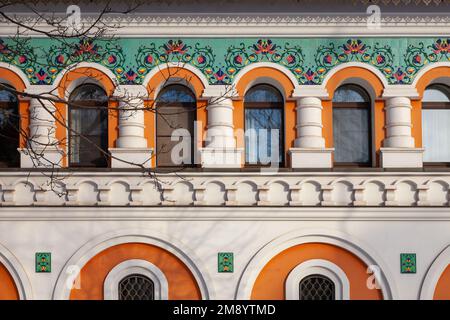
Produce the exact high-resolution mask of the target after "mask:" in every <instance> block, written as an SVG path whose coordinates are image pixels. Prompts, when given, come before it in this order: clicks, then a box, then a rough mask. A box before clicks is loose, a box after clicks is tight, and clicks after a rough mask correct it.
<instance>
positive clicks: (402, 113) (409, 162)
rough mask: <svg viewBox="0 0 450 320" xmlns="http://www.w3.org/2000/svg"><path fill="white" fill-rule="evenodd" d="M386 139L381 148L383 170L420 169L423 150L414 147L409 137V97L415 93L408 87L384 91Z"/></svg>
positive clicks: (415, 94)
mask: <svg viewBox="0 0 450 320" xmlns="http://www.w3.org/2000/svg"><path fill="white" fill-rule="evenodd" d="M383 97H384V98H385V99H386V102H385V103H386V104H385V112H386V139H385V140H384V143H383V145H384V147H383V148H381V165H382V167H383V168H421V167H422V164H423V149H422V148H415V147H414V138H413V137H412V135H411V128H412V122H411V110H412V106H411V99H410V98H411V97H417V91H416V90H415V89H414V88H409V87H400V86H399V87H397V88H395V89H394V88H388V89H385V91H384V93H383Z"/></svg>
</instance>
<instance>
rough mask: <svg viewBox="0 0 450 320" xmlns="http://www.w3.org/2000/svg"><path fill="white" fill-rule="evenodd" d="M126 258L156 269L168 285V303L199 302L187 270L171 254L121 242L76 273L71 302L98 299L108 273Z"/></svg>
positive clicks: (195, 288)
mask: <svg viewBox="0 0 450 320" xmlns="http://www.w3.org/2000/svg"><path fill="white" fill-rule="evenodd" d="M130 259H142V260H147V261H149V262H151V263H153V264H154V265H155V266H157V267H158V268H159V269H160V270H161V271H162V272H163V273H164V275H165V276H166V278H167V281H168V284H169V300H199V299H201V298H202V297H201V292H200V289H199V287H198V285H197V282H196V280H195V278H194V276H193V274H192V273H191V271H190V270H189V269H188V267H187V266H186V265H185V264H184V263H183V262H182V261H181V260H180V259H178V258H177V257H176V256H174V255H173V254H172V253H170V252H168V251H167V250H164V249H162V248H159V247H157V246H153V245H149V244H144V243H125V244H120V245H116V246H113V247H110V248H108V249H105V250H103V251H102V252H100V253H98V254H97V255H96V256H95V257H93V258H92V259H91V260H89V261H88V262H87V263H86V264H85V265H84V267H83V268H82V269H81V272H80V288H81V289H75V288H74V289H72V291H71V293H70V299H72V300H102V299H103V284H104V281H105V279H106V276H107V275H108V273H109V272H110V271H111V270H112V269H113V268H114V267H115V266H116V265H118V264H119V263H121V262H123V261H126V260H130Z"/></svg>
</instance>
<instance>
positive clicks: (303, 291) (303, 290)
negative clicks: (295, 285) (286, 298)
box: [299, 274, 336, 300]
mask: <svg viewBox="0 0 450 320" xmlns="http://www.w3.org/2000/svg"><path fill="white" fill-rule="evenodd" d="M335 292H336V288H335V286H334V282H333V281H331V280H330V279H329V278H327V277H325V276H324V275H321V274H313V275H310V276H307V277H305V278H303V279H302V280H301V281H300V284H299V300H335V299H336V297H335Z"/></svg>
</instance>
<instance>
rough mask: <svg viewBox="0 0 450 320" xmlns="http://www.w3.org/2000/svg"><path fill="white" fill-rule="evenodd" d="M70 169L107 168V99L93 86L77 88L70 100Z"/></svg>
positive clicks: (97, 87)
mask: <svg viewBox="0 0 450 320" xmlns="http://www.w3.org/2000/svg"><path fill="white" fill-rule="evenodd" d="M68 131H69V166H74V167H106V166H107V165H108V156H107V152H108V96H107V95H106V92H105V90H103V89H102V88H101V87H99V86H98V85H95V84H83V85H81V86H79V87H77V88H76V89H75V90H74V91H73V92H72V94H71V95H70V97H69V130H68Z"/></svg>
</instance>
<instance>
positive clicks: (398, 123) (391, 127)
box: [384, 97, 414, 148]
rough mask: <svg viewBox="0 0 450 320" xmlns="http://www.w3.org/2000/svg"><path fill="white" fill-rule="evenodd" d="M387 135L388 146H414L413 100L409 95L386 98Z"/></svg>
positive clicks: (385, 144) (386, 145) (386, 142)
mask: <svg viewBox="0 0 450 320" xmlns="http://www.w3.org/2000/svg"><path fill="white" fill-rule="evenodd" d="M385 110H386V135H387V138H386V140H385V143H384V146H385V147H388V148H414V138H413V137H412V136H411V127H412V124H411V110H412V106H411V100H410V99H409V98H407V97H393V98H388V99H386V106H385Z"/></svg>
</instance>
